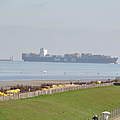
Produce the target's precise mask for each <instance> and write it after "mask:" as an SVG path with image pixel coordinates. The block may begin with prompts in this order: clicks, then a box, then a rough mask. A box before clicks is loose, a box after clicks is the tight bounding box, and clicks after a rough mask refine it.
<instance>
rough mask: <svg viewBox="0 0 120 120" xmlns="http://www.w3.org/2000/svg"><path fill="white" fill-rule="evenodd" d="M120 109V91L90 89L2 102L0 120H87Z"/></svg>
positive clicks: (114, 87)
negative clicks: (106, 111)
mask: <svg viewBox="0 0 120 120" xmlns="http://www.w3.org/2000/svg"><path fill="white" fill-rule="evenodd" d="M117 107H120V87H116V86H110V87H101V88H89V89H82V90H76V91H71V92H64V93H56V94H52V95H43V96H38V97H34V98H29V99H21V100H10V101H3V102H0V120H87V118H90V117H92V115H93V113H95V114H99V113H101V112H102V111H104V110H109V111H110V110H112V109H114V108H117Z"/></svg>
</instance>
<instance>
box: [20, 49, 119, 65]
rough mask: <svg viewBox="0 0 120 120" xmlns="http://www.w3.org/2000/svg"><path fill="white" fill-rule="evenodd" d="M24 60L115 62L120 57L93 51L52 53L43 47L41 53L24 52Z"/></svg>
mask: <svg viewBox="0 0 120 120" xmlns="http://www.w3.org/2000/svg"><path fill="white" fill-rule="evenodd" d="M22 60H24V61H28V62H63V63H113V64H116V63H117V60H118V57H112V56H105V55H93V54H91V53H81V54H80V53H73V54H64V55H50V54H48V53H47V49H45V48H41V49H40V53H38V54H36V53H28V54H27V53H22Z"/></svg>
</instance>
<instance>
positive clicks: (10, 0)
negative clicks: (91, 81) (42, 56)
mask: <svg viewBox="0 0 120 120" xmlns="http://www.w3.org/2000/svg"><path fill="white" fill-rule="evenodd" d="M119 12H120V0H0V58H8V57H10V56H14V58H15V59H20V58H21V54H22V52H37V53H38V52H39V49H40V48H41V47H45V48H48V50H49V52H50V53H51V54H64V53H71V52H89V53H94V54H105V55H113V56H120V13H119Z"/></svg>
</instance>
